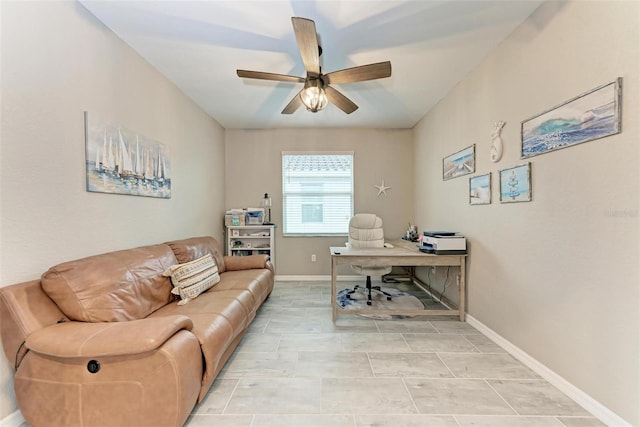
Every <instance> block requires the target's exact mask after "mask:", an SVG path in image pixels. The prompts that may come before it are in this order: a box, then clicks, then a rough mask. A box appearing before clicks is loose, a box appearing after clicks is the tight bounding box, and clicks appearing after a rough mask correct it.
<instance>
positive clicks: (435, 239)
mask: <svg viewBox="0 0 640 427" xmlns="http://www.w3.org/2000/svg"><path fill="white" fill-rule="evenodd" d="M419 249H420V250H421V251H422V252H426V253H432V254H436V255H464V254H466V253H467V239H465V237H464V236H461V235H459V234H457V233H456V232H453V231H425V232H423V236H422V246H420V247H419Z"/></svg>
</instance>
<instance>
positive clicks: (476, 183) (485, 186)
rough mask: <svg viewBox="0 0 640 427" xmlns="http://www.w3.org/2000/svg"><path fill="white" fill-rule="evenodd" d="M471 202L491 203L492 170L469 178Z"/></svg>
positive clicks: (479, 203)
mask: <svg viewBox="0 0 640 427" xmlns="http://www.w3.org/2000/svg"><path fill="white" fill-rule="evenodd" d="M469 204H470V205H489V204H491V172H489V173H486V174H484V175H478V176H472V177H471V178H469Z"/></svg>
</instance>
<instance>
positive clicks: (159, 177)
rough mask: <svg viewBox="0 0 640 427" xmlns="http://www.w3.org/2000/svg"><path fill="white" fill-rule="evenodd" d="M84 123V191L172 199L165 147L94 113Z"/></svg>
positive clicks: (86, 114)
mask: <svg viewBox="0 0 640 427" xmlns="http://www.w3.org/2000/svg"><path fill="white" fill-rule="evenodd" d="M84 121H85V163H86V177H87V191H90V192H97V193H113V194H127V195H130V196H146V197H158V198H162V199H170V198H171V170H170V166H171V164H170V162H169V153H168V150H167V147H166V146H165V145H164V144H162V143H160V142H157V141H154V140H152V139H150V138H147V137H145V136H144V135H141V134H139V133H137V132H135V131H132V130H129V129H127V128H125V127H124V126H121V125H118V124H116V123H112V122H110V121H108V120H105V119H103V118H101V117H99V116H97V115H95V114H93V113H92V114H89V112H85V113H84Z"/></svg>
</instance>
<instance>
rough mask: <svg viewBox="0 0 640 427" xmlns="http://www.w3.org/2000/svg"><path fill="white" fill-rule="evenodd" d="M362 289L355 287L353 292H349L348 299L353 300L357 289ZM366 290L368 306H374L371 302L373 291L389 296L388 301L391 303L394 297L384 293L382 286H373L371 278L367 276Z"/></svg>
mask: <svg viewBox="0 0 640 427" xmlns="http://www.w3.org/2000/svg"><path fill="white" fill-rule="evenodd" d="M359 287H360V285H356V286H354V288H353V290H352V291H349V292H347V295H346V297H347V298H348V299H351V294H353V293H355V292H356V291H357V289H358V288H359ZM366 289H367V291H368V292H367V305H371V304H372V300H371V291H372V290H375V291H378V292H380V293H381V294H384V295H386V296H387V301H391V298H392V295H391V294H389V293H387V292H385V291H383V290H382V288H381V287H380V286H371V276H367V284H366Z"/></svg>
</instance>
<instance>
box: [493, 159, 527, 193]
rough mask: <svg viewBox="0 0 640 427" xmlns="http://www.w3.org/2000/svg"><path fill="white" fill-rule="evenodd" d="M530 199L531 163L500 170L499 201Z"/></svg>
mask: <svg viewBox="0 0 640 427" xmlns="http://www.w3.org/2000/svg"><path fill="white" fill-rule="evenodd" d="M530 201H531V163H530V162H529V163H525V164H524V165H520V166H514V167H512V168H509V169H503V170H501V171H500V203H515V202H530Z"/></svg>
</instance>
